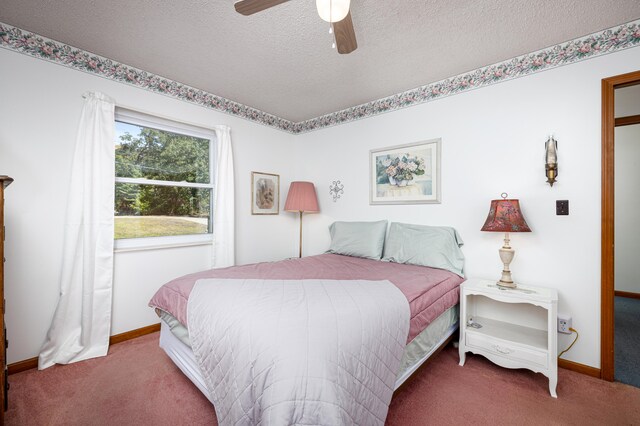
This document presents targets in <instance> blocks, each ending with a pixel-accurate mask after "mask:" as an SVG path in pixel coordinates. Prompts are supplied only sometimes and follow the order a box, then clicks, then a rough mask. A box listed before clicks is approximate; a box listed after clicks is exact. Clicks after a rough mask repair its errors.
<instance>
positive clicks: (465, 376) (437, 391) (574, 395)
mask: <svg viewBox="0 0 640 426" xmlns="http://www.w3.org/2000/svg"><path fill="white" fill-rule="evenodd" d="M9 382H10V383H11V390H10V391H9V411H8V412H7V413H6V416H5V420H6V424H7V425H115V424H117V425H147V424H152V425H205V424H209V425H211V424H216V417H215V413H214V410H213V407H212V406H211V404H210V403H209V402H208V401H207V399H206V398H205V397H204V396H203V395H202V394H201V393H200V391H199V390H198V389H197V388H196V387H195V386H194V385H193V384H192V383H191V382H190V381H189V380H188V379H187V378H186V377H184V376H183V375H182V373H181V372H180V371H179V370H178V368H177V367H175V366H174V365H173V363H172V362H171V360H170V359H169V358H168V357H167V356H166V355H165V354H164V352H163V351H162V349H160V348H159V347H158V333H154V334H151V335H148V336H144V337H141V338H138V339H134V340H130V341H128V342H124V343H120V344H118V345H114V346H112V347H111V350H110V351H109V355H108V356H107V357H104V358H99V359H93V360H89V361H84V362H81V363H77V364H73V365H68V366H55V367H52V368H50V369H48V370H45V371H36V370H30V371H25V372H23V373H19V374H15V375H12V376H10V377H9ZM387 424H388V425H403V426H405V425H407V426H410V425H426V424H433V425H439V424H445V425H446V424H474V425H484V424H487V425H496V424H519V425H529V424H530V425H540V424H557V425H565V424H576V425H578V424H579V425H590V424H606V425H617V424H625V425H630V424H640V389H637V388H633V387H631V386H627V385H623V384H620V383H609V382H604V381H601V380H598V379H594V378H591V377H587V376H584V375H581V374H578V373H574V372H570V371H566V370H562V369H561V370H560V376H559V383H558V399H557V400H556V399H553V398H551V397H550V396H549V393H548V388H547V380H546V378H545V377H544V376H542V375H541V374H534V373H532V372H530V371H526V370H507V369H503V368H500V367H497V366H495V365H493V364H491V363H490V362H489V361H487V360H486V359H484V358H483V357H481V356H473V355H470V356H468V357H467V362H466V364H465V366H464V367H460V366H458V353H457V350H455V349H453V348H452V347H448V348H447V349H445V350H444V351H442V352H441V353H440V354H439V355H437V356H436V358H435V359H433V360H432V361H431V362H430V363H429V364H428V365H427V366H425V368H423V369H422V370H420V371H418V373H416V375H414V377H413V378H412V379H410V381H409V382H408V383H407V384H406V385H405V386H404V387H402V388H401V389H400V390H399V391H398V392H397V393H396V395H395V396H394V398H393V400H392V402H391V407H390V410H389V416H388V418H387Z"/></svg>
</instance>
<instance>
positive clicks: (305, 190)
mask: <svg viewBox="0 0 640 426" xmlns="http://www.w3.org/2000/svg"><path fill="white" fill-rule="evenodd" d="M284 209H285V211H288V212H306V213H318V212H319V211H320V208H318V197H317V196H316V188H315V187H314V186H313V183H311V182H291V186H290V187H289V193H288V194H287V201H286V202H285V203H284Z"/></svg>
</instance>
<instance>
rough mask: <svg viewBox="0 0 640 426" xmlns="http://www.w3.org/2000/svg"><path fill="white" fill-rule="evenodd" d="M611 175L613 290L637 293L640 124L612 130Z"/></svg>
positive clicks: (639, 279) (639, 272)
mask: <svg viewBox="0 0 640 426" xmlns="http://www.w3.org/2000/svg"><path fill="white" fill-rule="evenodd" d="M635 87H640V86H635ZM637 103H638V104H640V99H638V100H637ZM615 173H616V176H615V187H616V188H615V203H616V206H615V214H616V217H615V221H616V222H615V223H616V226H615V233H616V235H615V245H616V256H615V289H616V290H618V291H628V292H631V293H640V270H639V269H638V259H640V222H638V212H639V211H640V197H638V194H639V193H640V124H634V125H631V126H622V127H616V133H615Z"/></svg>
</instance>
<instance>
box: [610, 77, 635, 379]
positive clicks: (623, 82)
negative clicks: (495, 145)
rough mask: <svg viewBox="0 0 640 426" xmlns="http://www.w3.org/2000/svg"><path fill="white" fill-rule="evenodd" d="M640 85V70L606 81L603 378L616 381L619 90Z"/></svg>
mask: <svg viewBox="0 0 640 426" xmlns="http://www.w3.org/2000/svg"><path fill="white" fill-rule="evenodd" d="M636 84H640V71H635V72H630V73H627V74H621V75H617V76H614V77H609V78H604V79H602V219H601V220H602V225H601V233H602V235H601V238H602V239H601V241H602V242H601V244H602V247H601V263H600V265H601V311H600V312H601V313H600V321H601V329H600V377H601V378H602V379H604V380H608V381H613V379H614V352H613V349H614V346H613V345H614V342H613V336H614V330H615V324H614V291H615V277H614V268H615V264H614V241H615V228H614V219H615V200H614V194H615V182H614V178H615V164H614V154H615V150H614V135H615V89H618V88H621V87H627V86H634V85H636Z"/></svg>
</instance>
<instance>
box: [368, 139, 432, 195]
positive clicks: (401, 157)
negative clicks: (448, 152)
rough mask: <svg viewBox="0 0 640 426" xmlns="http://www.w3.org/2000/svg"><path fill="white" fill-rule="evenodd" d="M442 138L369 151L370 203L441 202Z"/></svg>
mask: <svg viewBox="0 0 640 426" xmlns="http://www.w3.org/2000/svg"><path fill="white" fill-rule="evenodd" d="M440 144H441V142H440V139H432V140H428V141H422V142H416V143H412V144H408V145H398V146H392V147H388V148H382V149H374V150H371V151H370V152H369V163H370V166H369V167H370V172H369V182H370V183H369V187H370V194H369V204H416V203H439V202H440Z"/></svg>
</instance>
